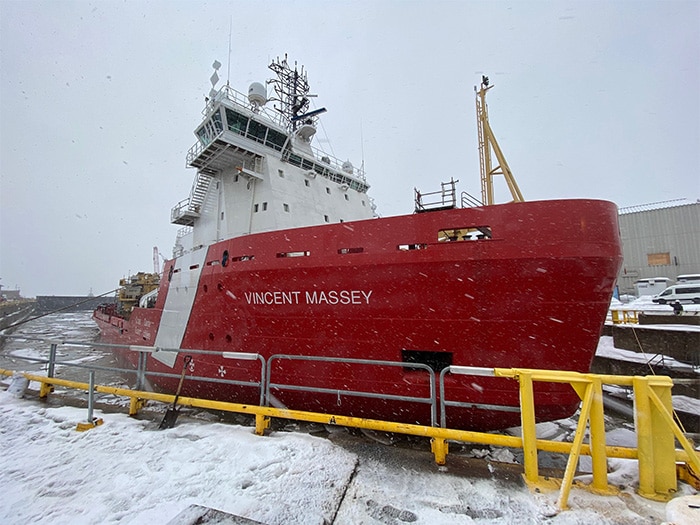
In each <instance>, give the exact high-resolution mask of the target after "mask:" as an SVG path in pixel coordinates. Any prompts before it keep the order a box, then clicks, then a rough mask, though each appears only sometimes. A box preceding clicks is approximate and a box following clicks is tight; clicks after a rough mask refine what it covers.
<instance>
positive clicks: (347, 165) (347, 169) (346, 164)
mask: <svg viewBox="0 0 700 525" xmlns="http://www.w3.org/2000/svg"><path fill="white" fill-rule="evenodd" d="M353 169H355V167H354V166H353V165H352V162H350V161H349V160H346V161H345V162H343V171H344V172H345V173H352V171H353Z"/></svg>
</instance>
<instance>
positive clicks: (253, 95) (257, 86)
mask: <svg viewBox="0 0 700 525" xmlns="http://www.w3.org/2000/svg"><path fill="white" fill-rule="evenodd" d="M248 101H249V102H250V103H251V104H255V105H257V106H264V105H265V103H266V102H267V88H266V87H265V86H264V85H263V84H261V83H260V82H253V83H252V84H251V85H250V87H249V88H248Z"/></svg>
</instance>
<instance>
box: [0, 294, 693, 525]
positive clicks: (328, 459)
mask: <svg viewBox="0 0 700 525" xmlns="http://www.w3.org/2000/svg"><path fill="white" fill-rule="evenodd" d="M653 306H654V307H656V308H659V307H658V305H653ZM666 308H668V307H666ZM65 315H67V314H61V318H60V319H58V318H57V319H53V318H51V319H46V320H44V321H43V326H38V327H32V326H27V327H26V328H27V330H28V331H29V332H31V333H26V332H25V335H35V336H48V335H50V334H51V333H52V332H53V331H55V329H54V327H53V326H49V327H47V326H46V325H53V324H54V323H56V324H58V325H60V326H61V327H63V328H65V326H66V324H67V325H69V326H71V327H72V328H74V329H75V334H74V335H75V336H76V337H75V338H76V339H81V340H84V339H85V338H86V335H85V334H86V333H87V334H88V335H87V337H88V338H89V336H90V334H92V333H93V332H94V329H95V328H94V323H92V321H91V320H89V319H87V320H86V319H85V315H83V314H78V315H76V316H75V319H69V320H68V321H66V319H64V318H63V317H64V316H65ZM689 315H695V314H690V313H689ZM81 316H82V317H81ZM4 351H5V352H4V353H5V355H6V357H7V358H9V360H10V361H11V362H12V363H13V364H14V365H15V367H16V365H17V363H21V362H22V361H21V360H19V359H17V357H18V356H19V355H20V354H22V355H31V356H32V357H45V355H44V353H45V352H46V350H45V349H43V347H42V352H43V353H35V350H34V347H32V345H29V344H25V343H22V342H19V341H17V342H12V341H7V342H6V345H5V348H4ZM598 355H602V356H608V357H614V358H618V359H620V358H621V359H625V360H632V361H634V360H639V359H642V360H644V356H643V355H641V354H638V353H635V352H628V351H625V350H620V349H616V348H614V346H613V342H612V338H610V337H603V338H601V341H600V344H599V347H598ZM62 357H64V358H65V357H68V356H62ZM69 357H71V358H77V359H79V360H82V359H89V358H91V357H92V356H91V352H90V351H83V350H82V349H79V350H72V351H71V355H70V356H69ZM15 361H17V363H15ZM679 365H680V366H684V365H682V364H680V363H679ZM22 366H27V363H26V362H25V364H24V365H22ZM20 368H21V366H20ZM8 384H9V381H0V421H1V423H0V494H2V499H0V523H7V524H10V525H12V524H15V523H16V524H20V523H21V524H25V523H39V524H41V523H46V524H49V523H51V524H53V523H71V524H78V525H80V524H83V523H85V524H87V523H90V524H93V523H123V524H130V525H141V524H144V525H153V524H161V523H168V522H170V521H173V523H175V522H177V523H178V524H181V523H182V524H184V523H191V522H192V521H186V520H185V521H183V519H184V518H183V514H181V513H186V512H188V509H189V510H191V509H192V507H191V506H192V505H202V506H205V507H212V508H215V509H219V510H222V511H225V512H228V513H231V514H235V515H240V516H244V517H247V518H250V519H255V520H257V521H260V522H262V523H266V524H270V525H273V524H288V523H294V524H297V523H302V524H314V525H315V524H319V525H320V524H325V523H328V524H338V525H340V524H343V525H344V524H353V525H354V524H367V525H369V524H388V525H401V524H403V523H426V524H430V525H434V524H435V525H441V524H445V525H449V524H462V523H504V524H505V523H508V524H510V523H526V524H536V523H552V524H565V525H568V524H586V525H598V524H601V525H602V524H626V523H633V524H642V523H649V524H651V523H660V522H662V521H663V520H664V519H667V518H666V509H667V507H666V506H665V505H664V504H663V503H658V502H652V501H649V500H645V499H643V498H641V497H639V496H638V495H637V494H636V493H635V487H636V485H637V484H638V472H637V464H636V462H635V461H628V460H615V459H611V460H609V461H608V465H609V471H610V473H609V483H610V484H611V485H614V486H616V487H620V488H621V490H622V491H621V492H620V494H618V495H614V496H594V495H592V494H590V493H589V492H587V491H585V490H583V489H580V488H574V489H572V492H571V495H570V497H569V506H570V510H567V511H564V512H559V513H558V512H556V508H555V503H556V499H557V495H558V494H557V493H556V492H553V493H542V494H534V493H532V492H530V491H529V490H528V489H527V488H526V487H525V486H524V483H523V482H522V477H521V474H522V467H521V465H517V464H515V462H517V457H516V456H517V455H518V454H520V455H521V452H520V451H517V450H516V451H510V450H508V449H498V448H494V447H483V446H478V447H475V446H469V445H457V444H455V445H454V446H451V447H450V454H449V455H448V458H447V465H446V466H444V467H438V466H437V465H435V463H434V460H433V456H432V454H431V453H430V451H429V450H430V448H429V443H428V441H427V440H424V442H423V441H420V447H421V448H420V449H419V450H415V449H410V448H406V447H401V446H386V445H381V444H379V443H376V442H372V441H369V440H367V439H366V438H364V436H361V435H360V436H359V437H358V435H357V434H356V433H353V432H350V431H347V430H346V429H341V428H340V427H333V428H334V430H333V431H332V432H331V431H328V432H329V434H328V435H327V437H326V438H321V437H314V436H311V435H309V434H308V433H304V432H300V431H296V430H298V429H297V428H296V425H294V424H289V425H287V427H285V429H286V430H289V429H292V430H295V431H292V432H281V431H275V432H271V433H270V434H269V435H266V436H264V437H260V436H256V435H255V434H254V432H253V429H252V428H251V427H247V426H238V425H231V424H222V423H218V422H211V421H209V422H207V421H202V420H198V419H192V418H190V417H185V416H184V415H182V416H180V418H179V419H178V423H177V426H176V427H175V428H173V429H169V430H163V431H159V430H157V426H158V423H159V422H160V419H161V418H162V413H161V414H159V415H158V416H156V417H155V418H154V417H151V420H144V419H133V418H129V417H128V416H127V415H126V414H125V411H126V409H125V407H124V404H125V401H124V400H123V399H121V398H113V397H114V396H111V398H110V399H106V398H105V396H102V397H101V398H100V400H99V401H100V403H101V406H104V407H105V408H106V409H107V407H108V405H109V406H111V408H109V413H103V412H100V411H96V414H95V415H96V416H97V417H100V418H103V420H104V424H103V425H101V426H98V427H96V428H94V429H92V430H90V431H88V432H83V433H80V432H76V430H75V428H76V424H77V423H78V422H83V421H85V419H86V417H87V411H86V410H85V409H78V408H72V407H56V406H51V405H54V404H55V403H49V404H46V403H42V402H39V401H38V400H36V399H17V398H15V397H13V396H12V395H10V394H9V393H6V392H5V391H4V387H5V386H7V385H8ZM33 388H36V385H34V387H33ZM60 390H61V389H57V390H56V394H54V395H53V396H52V398H53V397H54V396H55V397H58V395H59V391H60ZM107 397H109V396H107ZM676 397H677V396H674V405H676V404H677V400H676ZM683 401H684V402H685V403H686V404H690V405H692V406H693V407H696V408H697V404H698V400H697V399H691V398H685V399H684V400H683ZM115 412H119V413H115ZM151 415H152V414H151ZM574 428H575V420H573V419H571V420H562V421H559V422H549V423H543V424H540V425H538V436H539V437H541V438H544V439H570V437H571V434H572V432H573V429H574ZM326 430H328V428H327V429H326ZM513 431H514V432H515V433H516V434H517V433H518V429H514V430H513ZM607 442H608V444H609V445H619V446H635V438H634V434H633V432H631V431H630V430H629V429H628V428H624V427H617V428H614V429H613V430H611V432H609V433H608V435H607ZM545 459H546V458H545ZM556 459H557V460H561V461H559V463H556V462H554V463H552V466H556V467H559V468H561V465H562V463H565V461H566V458H565V457H563V456H561V457H557V458H556ZM504 462H506V463H510V464H505V463H504ZM540 462H541V468H544V466H545V465H542V463H543V460H542V459H541V461H540ZM579 471H580V472H582V474H581V475H580V476H579V477H578V479H579V480H580V481H582V482H584V483H587V482H590V475H589V474H587V473H590V458H588V457H582V458H581V462H580V463H579ZM679 490H680V492H679V496H686V497H690V498H696V499H697V498H700V496H698V495H697V494H696V491H694V490H693V489H691V488H690V487H689V486H688V485H685V484H683V483H680V484H679ZM672 504H673V509H674V510H673V512H672V513H671V512H670V513H669V514H668V516H671V517H674V516H678V515H679V513H680V514H683V512H685V511H688V509H691V507H690V506H689V505H688V504H686V503H685V502H684V500H682V498H680V497H678V498H675V499H674V501H673V502H672ZM692 505H697V501H695V500H693V503H692ZM679 509H680V510H679ZM674 513H675V514H674ZM674 519H675V518H674ZM677 522H678V523H684V522H683V521H682V520H680V519H678V520H677ZM697 522H700V520H695V521H693V518H691V519H690V521H686V522H685V523H697Z"/></svg>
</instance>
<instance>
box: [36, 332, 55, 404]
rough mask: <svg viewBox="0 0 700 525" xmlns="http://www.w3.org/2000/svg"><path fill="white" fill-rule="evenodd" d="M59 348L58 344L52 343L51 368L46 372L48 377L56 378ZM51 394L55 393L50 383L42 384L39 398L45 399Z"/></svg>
mask: <svg viewBox="0 0 700 525" xmlns="http://www.w3.org/2000/svg"><path fill="white" fill-rule="evenodd" d="M57 348H58V343H51V348H50V349H49V367H48V370H47V372H46V375H47V376H48V377H54V373H55V370H56V349H57ZM51 392H53V386H52V385H49V384H48V383H41V388H40V389H39V397H40V398H42V399H43V398H45V397H46V396H48V395H49V394H50V393H51Z"/></svg>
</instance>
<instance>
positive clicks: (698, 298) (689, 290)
mask: <svg viewBox="0 0 700 525" xmlns="http://www.w3.org/2000/svg"><path fill="white" fill-rule="evenodd" d="M651 300H652V301H653V302H655V303H658V304H667V303H672V302H674V301H680V302H681V303H696V304H700V283H696V284H676V285H674V286H669V287H668V288H666V289H665V290H664V291H663V292H661V293H660V294H659V295H655V296H654V297H652V298H651Z"/></svg>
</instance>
